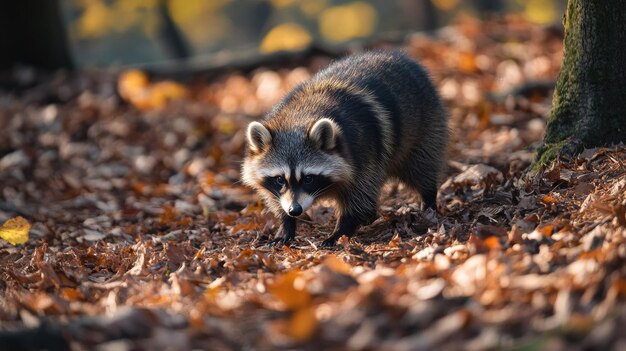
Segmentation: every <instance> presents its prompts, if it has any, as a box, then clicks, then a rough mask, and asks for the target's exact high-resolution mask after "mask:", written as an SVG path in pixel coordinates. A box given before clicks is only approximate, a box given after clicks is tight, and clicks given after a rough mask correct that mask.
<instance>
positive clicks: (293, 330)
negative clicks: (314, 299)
mask: <svg viewBox="0 0 626 351" xmlns="http://www.w3.org/2000/svg"><path fill="white" fill-rule="evenodd" d="M316 329H317V318H316V317H315V310H314V308H313V307H305V308H301V309H299V310H297V311H296V312H295V313H294V314H293V316H292V317H291V321H290V323H289V329H288V335H289V337H291V338H292V339H293V340H294V341H297V342H306V341H309V339H311V337H312V336H313V334H314V333H315V330H316Z"/></svg>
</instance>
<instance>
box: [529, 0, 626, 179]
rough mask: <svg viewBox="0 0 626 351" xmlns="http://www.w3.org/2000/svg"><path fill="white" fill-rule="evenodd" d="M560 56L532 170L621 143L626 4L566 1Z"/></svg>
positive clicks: (624, 133) (620, 0) (624, 134)
mask: <svg viewBox="0 0 626 351" xmlns="http://www.w3.org/2000/svg"><path fill="white" fill-rule="evenodd" d="M564 25H565V54H564V58H563V65H562V66H561V71H560V73H559V78H558V80H557V83H556V89H555V92H554V97H553V101H552V111H551V113H550V117H549V118H548V125H547V130H546V136H545V139H544V145H543V146H542V147H541V148H540V149H539V152H538V154H537V158H536V161H535V166H536V168H537V167H539V166H542V165H546V164H548V163H550V162H551V161H552V160H554V159H555V158H556V156H557V155H574V154H576V153H578V152H580V151H582V149H583V148H587V147H593V146H600V145H610V144H614V143H619V142H621V141H626V1H624V0H569V2H568V4H567V10H566V13H565V18H564Z"/></svg>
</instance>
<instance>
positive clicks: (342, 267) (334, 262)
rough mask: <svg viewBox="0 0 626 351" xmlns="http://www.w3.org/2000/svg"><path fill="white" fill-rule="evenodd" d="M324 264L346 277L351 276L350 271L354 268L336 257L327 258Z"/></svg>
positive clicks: (329, 256)
mask: <svg viewBox="0 0 626 351" xmlns="http://www.w3.org/2000/svg"><path fill="white" fill-rule="evenodd" d="M324 264H325V265H326V266H327V267H328V268H330V269H331V270H332V271H334V272H336V273H340V274H345V275H350V269H351V268H352V267H351V266H350V265H349V264H347V263H346V262H344V261H343V260H342V259H340V258H339V257H337V256H336V255H328V256H326V258H325V259H324Z"/></svg>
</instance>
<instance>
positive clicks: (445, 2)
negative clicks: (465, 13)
mask: <svg viewBox="0 0 626 351" xmlns="http://www.w3.org/2000/svg"><path fill="white" fill-rule="evenodd" d="M432 3H433V5H435V7H436V8H438V9H440V10H444V11H449V10H452V9H453V8H455V7H456V6H457V5H458V4H459V0H432Z"/></svg>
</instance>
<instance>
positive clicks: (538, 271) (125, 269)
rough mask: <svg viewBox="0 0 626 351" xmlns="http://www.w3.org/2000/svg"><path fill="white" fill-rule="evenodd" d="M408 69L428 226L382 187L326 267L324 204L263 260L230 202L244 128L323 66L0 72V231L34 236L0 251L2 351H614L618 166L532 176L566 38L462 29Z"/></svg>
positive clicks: (547, 32)
mask: <svg viewBox="0 0 626 351" xmlns="http://www.w3.org/2000/svg"><path fill="white" fill-rule="evenodd" d="M404 48H405V50H406V51H407V52H408V53H409V54H410V55H411V56H412V57H415V58H417V59H419V60H420V61H421V62H422V63H423V64H424V65H425V66H426V67H427V68H428V69H429V70H430V71H431V73H432V77H433V79H434V81H435V82H436V84H437V86H438V88H439V90H440V92H441V94H442V96H443V97H444V99H445V101H446V103H447V105H448V106H449V109H450V114H451V129H452V131H453V138H452V142H451V145H450V151H449V162H448V166H449V167H448V171H447V174H446V176H445V182H444V183H443V184H442V186H441V188H440V192H439V200H438V202H439V212H434V211H432V210H429V211H421V210H420V207H419V204H420V202H419V198H418V197H417V196H416V195H414V194H411V193H409V192H408V191H405V190H404V189H403V188H402V186H400V187H399V189H398V191H397V192H396V191H393V189H392V188H393V186H389V187H388V188H389V189H387V190H386V191H385V194H384V196H383V197H382V199H381V207H380V217H379V219H378V220H376V221H375V222H374V223H373V224H372V225H370V226H367V227H365V228H362V230H361V231H360V233H359V234H358V235H357V236H356V237H355V238H353V239H352V240H350V241H349V242H348V241H347V240H341V241H340V245H339V246H338V247H336V248H332V249H322V248H320V247H319V244H320V242H321V241H322V239H323V238H324V237H325V236H326V235H328V234H329V233H330V231H331V230H332V228H333V224H334V219H333V214H332V211H331V210H330V209H329V208H328V207H324V205H327V204H321V205H320V206H317V207H314V208H313V209H312V210H311V211H310V213H308V215H309V219H308V220H306V221H303V223H302V224H301V225H300V226H299V228H298V233H297V236H296V240H295V242H294V244H293V245H292V246H291V247H290V248H286V247H282V248H270V247H269V246H268V245H267V243H268V239H269V238H270V237H271V235H272V234H273V232H274V231H275V230H276V228H277V222H276V220H275V219H274V218H273V217H272V216H271V215H270V214H268V213H267V212H266V211H264V210H263V207H262V205H261V204H259V202H258V197H257V196H256V195H255V194H254V193H252V192H251V191H250V190H249V189H246V188H245V187H243V186H242V185H241V184H240V183H239V182H238V180H239V167H240V161H241V155H242V153H243V148H242V146H243V142H244V138H243V129H244V128H245V126H246V124H247V123H249V122H250V121H252V120H255V119H258V118H260V116H262V114H263V113H264V112H265V111H267V110H268V109H269V108H270V107H271V106H272V105H273V104H274V103H276V102H277V101H278V100H279V99H280V97H281V96H282V95H283V94H284V93H285V92H287V91H288V90H289V89H290V88H292V87H293V86H294V85H296V84H297V83H298V82H300V81H302V80H303V79H306V78H307V77H309V76H310V75H311V74H313V73H314V72H315V71H316V70H318V69H319V68H320V67H323V66H325V65H326V64H328V62H329V60H330V58H328V57H323V56H312V57H308V58H304V59H301V60H300V62H298V63H297V64H292V65H290V66H289V67H282V68H277V67H273V68H259V69H256V70H251V71H237V70H228V71H226V70H225V71H224V72H222V73H221V74H213V75H210V76H195V77H186V78H183V79H182V80H179V81H181V82H183V83H182V85H181V86H179V85H177V84H176V83H173V82H165V83H163V82H161V83H157V84H153V85H150V86H149V88H147V89H145V88H144V87H143V83H144V82H142V79H143V77H142V76H141V74H140V73H137V72H135V73H132V74H130V75H126V76H124V77H123V78H119V79H118V75H116V74H112V73H104V72H76V73H62V72H61V73H57V74H53V75H50V74H43V73H39V72H36V71H33V70H32V69H29V68H24V67H22V68H16V69H15V70H14V71H11V72H9V73H7V74H9V75H13V76H12V81H13V84H14V86H13V87H12V88H11V89H10V90H3V91H2V92H0V121H1V125H2V127H1V128H0V181H1V186H0V223H4V222H5V221H7V220H9V219H10V218H14V217H18V216H21V217H23V218H25V219H26V220H27V221H28V222H29V223H30V224H31V225H32V227H31V228H30V237H29V240H28V241H27V242H26V243H25V244H23V245H17V246H14V245H12V244H10V243H8V242H6V241H4V240H0V277H1V279H0V348H2V349H17V347H18V346H19V347H22V348H27V349H28V348H30V349H35V348H38V347H44V348H48V349H65V348H67V347H68V346H69V347H71V348H72V349H74V350H83V349H84V350H92V349H99V350H114V349H115V350H118V349H119V350H130V349H150V350H157V349H166V348H167V349H180V350H186V349H191V348H197V349H211V350H234V349H249V350H256V349H259V350H262V349H310V350H318V349H331V350H333V349H334V350H345V349H349V350H433V349H437V350H445V349H467V350H484V349H519V350H577V349H614V350H624V349H626V268H625V267H624V263H625V260H626V195H624V194H625V192H626V150H625V148H624V146H623V145H620V146H614V147H607V148H597V149H589V150H585V151H584V152H583V153H582V154H581V155H580V156H578V157H575V158H571V159H561V160H560V161H559V162H557V163H556V164H555V165H553V166H552V167H550V168H547V169H542V170H540V171H539V172H538V173H536V174H535V175H530V174H529V173H527V171H528V167H529V165H530V163H531V161H532V157H533V151H534V149H535V148H536V147H537V146H538V145H539V142H540V141H541V140H542V137H543V130H544V126H545V120H546V116H547V114H548V112H549V109H550V101H551V96H552V95H551V94H552V93H551V87H552V85H553V82H554V80H555V79H556V75H557V73H558V69H559V66H560V62H561V59H562V32H561V31H560V30H559V29H557V28H555V27H540V26H536V25H531V24H529V23H526V22H524V21H523V20H521V19H520V18H517V17H509V18H507V19H500V20H494V21H490V22H484V23H481V22H475V21H473V20H469V19H466V20H462V21H459V22H458V23H457V24H455V25H453V26H450V27H448V28H445V29H444V30H442V31H440V32H439V34H438V36H437V37H426V36H422V35H414V36H411V37H409V38H408V39H407V41H406V43H405V45H404ZM3 77H4V76H3ZM4 78H6V77H4ZM155 80H156V81H159V80H162V79H158V78H157V79H155ZM118 87H119V89H120V90H119V93H118ZM135 90H139V91H140V92H139V93H136V92H134V91H135ZM168 94H170V95H171V96H173V97H177V96H178V97H180V96H183V98H181V99H174V100H175V101H172V102H171V103H170V104H167V106H162V105H164V104H163V102H164V101H165V100H167V99H166V97H164V96H168ZM120 95H121V96H124V97H125V98H122V97H120ZM129 101H130V102H129ZM5 229H6V228H5ZM1 231H2V229H0V232H1Z"/></svg>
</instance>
